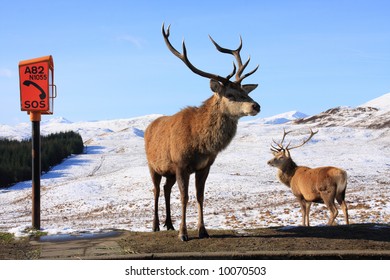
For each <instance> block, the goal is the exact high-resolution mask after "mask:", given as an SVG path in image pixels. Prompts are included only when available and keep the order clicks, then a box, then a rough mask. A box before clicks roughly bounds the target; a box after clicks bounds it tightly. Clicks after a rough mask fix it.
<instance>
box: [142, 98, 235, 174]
mask: <svg viewBox="0 0 390 280" xmlns="http://www.w3.org/2000/svg"><path fill="white" fill-rule="evenodd" d="M220 112H221V109H220V108H219V104H218V100H217V98H216V97H214V96H213V97H211V98H210V99H208V100H207V101H206V102H205V103H204V104H203V105H202V106H200V107H188V108H186V109H184V110H182V111H180V112H178V113H176V114H175V115H173V116H163V117H160V118H158V119H156V120H155V121H154V122H153V123H152V124H151V125H150V126H149V127H148V128H147V130H146V131H145V144H146V154H147V158H148V162H149V166H150V167H151V168H152V169H153V170H155V171H156V172H157V173H158V174H160V175H162V176H170V175H175V174H176V170H177V167H178V166H182V165H183V164H185V165H186V166H185V167H184V166H183V167H184V168H185V169H187V170H188V172H190V173H193V172H195V171H198V170H201V169H204V168H206V167H208V166H210V165H212V164H213V162H214V160H215V158H216V156H217V154H218V153H219V152H220V151H221V150H223V149H224V148H226V147H227V145H228V144H229V143H230V141H231V140H232V139H233V137H234V135H235V133H236V130H237V123H238V118H236V117H230V116H227V115H222V114H221V113H220ZM153 143H156V144H158V145H153Z"/></svg>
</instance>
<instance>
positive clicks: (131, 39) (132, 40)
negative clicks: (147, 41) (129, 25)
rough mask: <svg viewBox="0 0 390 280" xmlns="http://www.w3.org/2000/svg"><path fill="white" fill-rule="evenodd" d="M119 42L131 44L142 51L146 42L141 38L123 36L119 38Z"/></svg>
mask: <svg viewBox="0 0 390 280" xmlns="http://www.w3.org/2000/svg"><path fill="white" fill-rule="evenodd" d="M118 40H120V41H125V42H129V43H130V44H132V45H133V46H135V47H136V48H137V49H141V48H142V47H143V44H144V40H143V39H141V38H137V37H134V36H132V35H122V36H119V37H118Z"/></svg>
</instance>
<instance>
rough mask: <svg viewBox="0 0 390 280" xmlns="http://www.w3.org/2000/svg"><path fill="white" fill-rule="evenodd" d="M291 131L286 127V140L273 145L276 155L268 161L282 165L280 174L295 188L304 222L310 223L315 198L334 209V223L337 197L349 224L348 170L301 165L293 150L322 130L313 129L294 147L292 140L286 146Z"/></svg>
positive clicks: (331, 219)
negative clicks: (346, 197)
mask: <svg viewBox="0 0 390 280" xmlns="http://www.w3.org/2000/svg"><path fill="white" fill-rule="evenodd" d="M290 132H291V131H288V132H286V131H284V134H283V138H282V141H280V142H279V143H277V142H276V141H274V144H275V145H276V146H275V145H271V151H272V153H273V154H274V158H273V159H271V160H270V161H268V164H269V165H271V166H274V167H276V168H278V169H279V172H278V178H279V180H280V181H281V182H282V183H283V184H285V185H286V186H288V187H290V188H291V191H292V193H293V194H294V195H295V196H296V198H297V199H298V201H299V204H300V205H301V211H302V225H303V226H309V211H310V206H311V203H312V202H320V203H325V205H326V206H327V207H328V209H329V211H330V217H329V221H328V225H333V224H334V221H335V219H336V217H337V214H338V211H337V208H336V205H335V203H334V201H335V198H336V200H337V202H338V203H339V204H340V206H341V209H342V210H343V212H344V218H345V222H346V224H349V222H348V209H347V204H346V203H345V191H346V188H347V173H346V172H345V171H344V170H342V169H340V168H337V167H332V166H327V167H318V168H310V167H306V166H298V165H297V164H296V163H295V162H294V161H293V160H292V158H291V154H290V150H292V149H295V148H298V147H301V146H303V145H305V144H306V143H307V142H309V141H310V139H311V138H312V137H313V136H314V135H315V134H316V133H317V132H318V131H316V132H313V130H311V129H310V136H309V137H308V138H307V139H306V140H304V141H303V142H302V143H301V144H300V145H297V146H294V147H290V144H291V142H290V143H289V144H288V145H287V146H284V145H283V142H284V139H285V137H286V135H287V134H289V133H290Z"/></svg>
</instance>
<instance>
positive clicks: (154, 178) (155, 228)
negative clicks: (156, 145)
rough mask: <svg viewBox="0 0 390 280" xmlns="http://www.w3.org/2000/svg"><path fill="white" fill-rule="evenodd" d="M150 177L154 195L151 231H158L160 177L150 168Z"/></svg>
mask: <svg viewBox="0 0 390 280" xmlns="http://www.w3.org/2000/svg"><path fill="white" fill-rule="evenodd" d="M149 170H150V176H151V177H152V181H153V186H154V189H153V193H154V217H153V231H160V221H159V218H158V199H159V197H160V183H161V175H160V174H158V173H157V172H155V171H154V170H153V169H152V168H149Z"/></svg>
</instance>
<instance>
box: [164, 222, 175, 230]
mask: <svg viewBox="0 0 390 280" xmlns="http://www.w3.org/2000/svg"><path fill="white" fill-rule="evenodd" d="M164 227H166V228H167V230H175V228H174V227H173V225H172V224H167V223H165V224H164Z"/></svg>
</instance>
